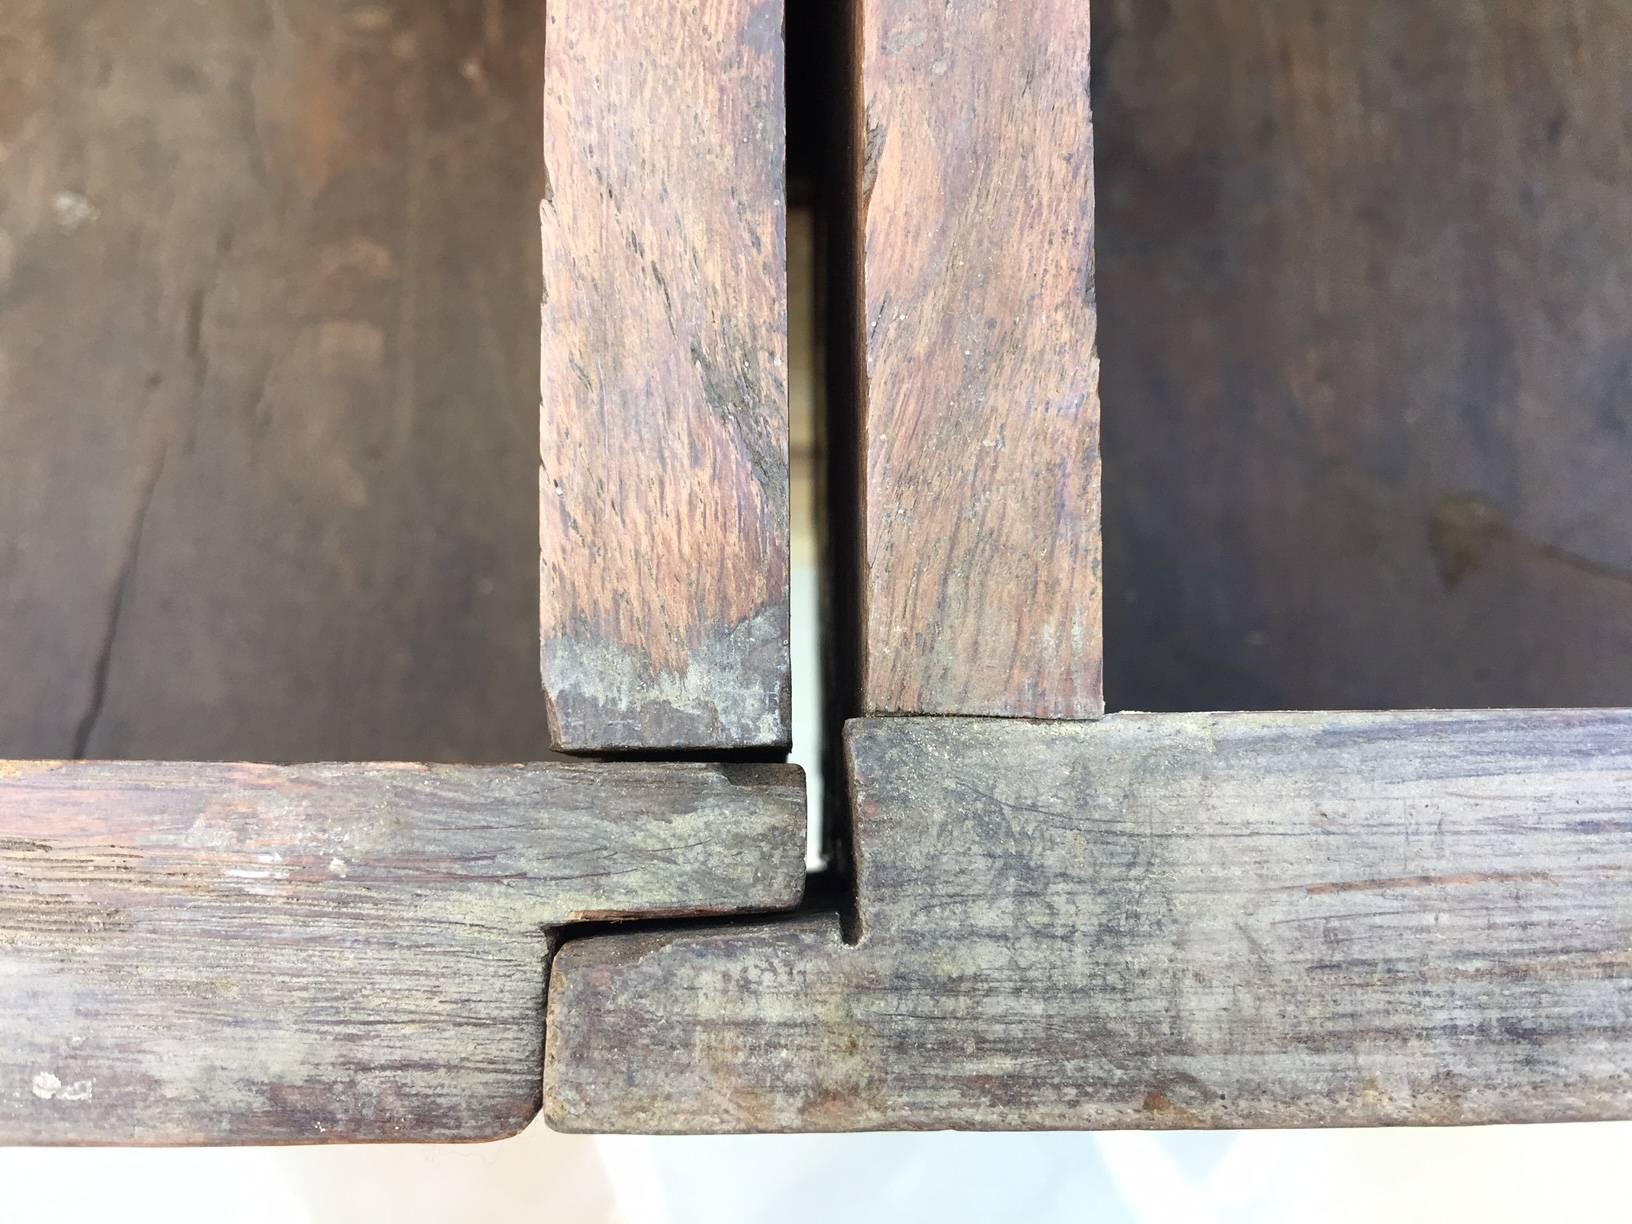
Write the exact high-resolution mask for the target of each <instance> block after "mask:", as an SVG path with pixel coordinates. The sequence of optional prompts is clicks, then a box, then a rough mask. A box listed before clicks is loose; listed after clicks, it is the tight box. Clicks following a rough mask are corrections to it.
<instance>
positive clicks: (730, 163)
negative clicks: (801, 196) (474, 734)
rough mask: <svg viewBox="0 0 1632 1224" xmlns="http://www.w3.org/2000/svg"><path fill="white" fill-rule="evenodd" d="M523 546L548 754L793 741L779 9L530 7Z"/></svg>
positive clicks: (769, 3) (750, 4) (760, 3)
mask: <svg viewBox="0 0 1632 1224" xmlns="http://www.w3.org/2000/svg"><path fill="white" fill-rule="evenodd" d="M547 12H548V16H547V19H546V20H547V24H548V37H547V48H546V55H547V61H546V65H545V105H544V160H545V165H546V170H547V182H546V189H545V194H544V201H543V205H542V208H541V218H542V221H543V234H544V248H543V249H544V306H543V341H542V351H543V369H542V387H541V391H542V413H541V438H540V453H541V456H542V464H541V467H540V470H539V488H538V497H539V536H540V543H541V550H542V560H541V578H540V586H541V589H540V624H541V634H542V643H541V651H542V658H541V663H542V671H543V679H544V689H545V694H546V697H547V698H548V701H549V707H550V725H551V731H552V735H553V736H554V739H555V743H556V745H557V746H558V747H562V748H566V749H569V750H575V751H596V750H607V749H638V748H646V749H654V748H655V749H677V748H690V749H707V748H724V749H729V748H744V747H760V746H768V745H770V746H774V745H781V744H785V743H787V741H788V737H789V718H790V711H789V701H790V694H789V678H788V344H787V266H786V265H787V259H786V237H785V222H786V216H787V201H786V192H785V185H784V182H783V160H784V143H785V135H784V129H785V117H784V114H783V66H782V52H783V47H782V32H781V27H782V7H781V4H780V3H779V2H778V0H711V2H710V3H707V4H649V3H646V2H645V0H563V2H561V3H551V4H549V5H548V6H547Z"/></svg>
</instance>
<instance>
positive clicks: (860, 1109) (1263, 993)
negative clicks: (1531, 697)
mask: <svg viewBox="0 0 1632 1224" xmlns="http://www.w3.org/2000/svg"><path fill="white" fill-rule="evenodd" d="M848 747H849V754H850V760H851V768H852V772H853V780H854V789H855V804H856V807H855V826H856V827H855V850H856V861H857V873H858V879H859V890H860V892H859V904H860V910H859V916H858V924H857V934H858V936H859V939H858V942H857V943H856V944H855V945H853V946H851V945H847V944H845V943H844V942H842V941H841V938H840V930H839V922H838V920H837V919H836V918H833V917H824V918H810V917H801V918H795V919H789V920H786V921H784V922H781V923H777V924H772V925H756V926H736V927H731V928H728V929H721V930H715V931H708V932H673V933H645V934H630V935H624V936H610V937H604V938H589V939H585V940H582V941H577V942H572V943H569V944H568V945H566V946H565V947H564V948H563V949H562V950H561V951H560V952H559V953H558V955H557V956H556V959H555V962H554V967H553V971H552V979H551V987H550V1001H549V1035H548V1045H547V1049H546V1055H545V1099H546V1115H547V1117H548V1118H549V1119H550V1121H551V1123H552V1125H555V1126H557V1127H561V1128H566V1129H571V1130H591V1131H708V1132H712V1131H738V1130H742V1131H760V1130H765V1131H779V1130H850V1129H874V1128H925V1129H935V1128H945V1127H954V1128H975V1129H1055V1128H1096V1129H1097V1128H1124V1127H1244V1126H1254V1127H1299V1126H1331V1125H1376V1124H1387V1123H1414V1124H1441V1123H1445V1124H1454V1123H1486V1122H1531V1121H1567V1120H1592V1119H1611V1118H1627V1117H1632V951H1629V949H1632V712H1627V711H1611V710H1601V711H1569V710H1557V711H1545V712H1512V711H1508V712H1481V713H1424V714H1287V713H1281V714H1262V715H1258V714H1195V715H1134V714H1125V715H1114V716H1112V717H1111V718H1109V719H1107V720H1105V721H1104V722H1102V723H1095V724H1081V723H1079V724H1065V723H1054V724H1027V723H1016V722H1003V721H995V720H993V721H977V720H962V719H944V720H943V719H934V720H931V719H892V720H880V721H867V722H860V723H855V724H852V725H851V728H850V731H849V737H848Z"/></svg>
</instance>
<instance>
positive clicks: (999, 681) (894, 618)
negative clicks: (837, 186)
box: [840, 0, 1104, 718]
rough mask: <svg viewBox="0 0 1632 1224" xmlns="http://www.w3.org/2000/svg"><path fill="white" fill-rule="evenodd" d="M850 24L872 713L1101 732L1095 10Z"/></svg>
mask: <svg viewBox="0 0 1632 1224" xmlns="http://www.w3.org/2000/svg"><path fill="white" fill-rule="evenodd" d="M856 13H857V21H858V28H857V30H856V32H855V40H856V44H857V54H858V55H859V61H858V63H857V64H856V66H855V71H856V73H857V75H858V77H859V85H858V88H859V94H860V97H859V105H858V106H857V108H856V109H857V114H856V116H855V118H856V131H855V132H854V135H853V139H854V143H855V149H854V157H853V165H852V166H851V167H850V168H849V173H850V174H852V175H854V176H855V177H856V179H857V181H858V190H857V194H856V196H855V199H854V216H853V218H852V219H853V223H854V228H855V231H856V232H855V234H854V236H853V238H851V239H850V240H851V241H852V242H853V243H854V244H855V249H854V255H853V258H854V263H855V275H856V276H857V277H858V278H859V283H858V284H857V285H855V286H854V287H853V289H852V292H853V295H854V297H855V298H856V299H857V301H856V310H857V314H858V317H857V318H856V319H855V320H854V328H853V330H855V331H856V332H857V333H858V335H857V340H856V342H857V343H858V344H859V350H858V351H857V352H855V353H854V354H853V355H852V356H851V357H850V364H851V365H853V367H854V368H853V370H852V376H853V377H854V379H855V381H856V385H855V388H854V391H853V393H852V397H853V398H854V399H855V400H856V402H857V403H858V404H860V405H861V414H862V418H861V431H860V441H859V445H860V449H861V452H862V454H861V458H860V466H861V471H860V473H859V475H860V480H861V483H862V489H861V493H862V497H861V503H862V504H861V507H860V514H861V518H862V523H861V537H862V538H861V556H860V558H859V560H860V565H861V571H862V572H861V576H860V583H861V600H862V606H861V609H860V616H861V620H862V626H861V643H862V652H861V653H862V661H861V662H862V676H861V689H862V700H863V710H864V711H865V712H866V713H887V714H981V715H1006V716H1022V717H1031V718H1091V717H1097V716H1098V715H1099V714H1101V713H1102V712H1103V710H1104V698H1103V686H1102V682H1101V672H1102V660H1101V649H1100V603H1101V599H1100V545H1099V522H1100V518H1099V497H1100V492H1099V487H1100V486H1099V391H1098V384H1099V360H1098V357H1097V356H1096V354H1095V331H1096V319H1095V306H1094V182H1093V175H1094V146H1093V130H1092V124H1091V120H1090V115H1089V99H1088V74H1089V28H1088V26H1089V21H1088V4H1087V3H1086V2H1085V0H1028V3H1025V4H1019V5H996V4H968V3H955V4H947V3H943V2H941V0H857V3H856ZM844 360H845V358H844V357H842V356H841V357H840V361H841V362H842V361H844Z"/></svg>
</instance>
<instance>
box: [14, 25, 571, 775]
mask: <svg viewBox="0 0 1632 1224" xmlns="http://www.w3.org/2000/svg"><path fill="white" fill-rule="evenodd" d="M543 32H544V19H543V11H542V6H541V5H540V4H539V3H538V2H537V0H493V2H492V3H483V4H459V5H450V4H445V3H442V2H441V0H371V2H370V3H368V4H350V5H337V4H334V3H332V2H331V0H212V2H211V3H209V4H203V5H200V4H197V3H194V2H193V0H149V2H147V3H143V4H103V3H93V2H90V0H49V2H45V0H38V2H36V0H21V2H18V3H9V2H8V3H6V4H4V5H0V660H3V661H4V664H5V667H6V680H5V683H4V684H0V756H8V757H18V756H51V757H70V756H75V755H88V756H96V757H138V758H149V759H196V758H200V757H202V758H205V759H217V760H242V759H252V760H313V759H341V760H344V759H354V760H461V761H513V760H535V759H537V758H538V757H539V756H540V755H541V752H540V747H541V745H543V744H544V743H545V742H546V737H547V735H548V732H547V729H546V720H545V713H544V708H543V702H542V701H541V700H540V699H539V695H538V683H537V676H536V667H535V660H536V658H537V652H538V618H537V605H538V592H537V579H536V573H535V564H536V557H537V537H538V527H537V521H536V514H535V512H534V504H533V497H534V490H535V488H536V481H537V469H536V464H535V463H534V461H533V448H534V444H535V439H536V436H537V402H536V398H535V391H534V387H535V385H536V372H537V326H536V322H535V320H536V317H537V316H536V313H535V312H536V310H537V303H538V266H537V262H536V260H535V259H534V258H533V257H532V256H531V255H530V254H528V252H530V251H532V250H534V249H536V243H537V236H538V228H537V225H538V221H537V207H538V198H539V195H540V194H541V191H542V186H541V181H542V171H541V167H540V166H539V158H538V147H539V133H540V127H541V116H540V114H539V106H538V97H539V91H540V89H541V74H542V68H543Z"/></svg>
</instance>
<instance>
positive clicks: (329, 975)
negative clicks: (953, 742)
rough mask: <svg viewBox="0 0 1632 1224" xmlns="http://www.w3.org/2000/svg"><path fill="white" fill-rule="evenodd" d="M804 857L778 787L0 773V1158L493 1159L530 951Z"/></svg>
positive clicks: (526, 1104) (605, 770)
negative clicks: (5, 1154) (410, 1153)
mask: <svg viewBox="0 0 1632 1224" xmlns="http://www.w3.org/2000/svg"><path fill="white" fill-rule="evenodd" d="M803 852H804V814H803V790H802V786H801V785H800V776H799V773H798V771H797V770H796V769H793V768H791V767H785V766H746V767H729V766H728V767H717V766H706V765H689V764H658V765H633V764H631V765H615V766H614V765H596V766H588V765H577V764H551V765H534V766H522V767H514V768H485V769H478V768H442V767H434V766H419V765H309V766H299V767H295V768H278V767H271V766H259V765H173V764H165V765H141V764H130V765H102V764H92V765H85V764H60V765H59V764H0V1144H5V1143H142V1144H159V1143H164V1144H172V1143H278V1142H303V1141H316V1142H332V1141H336V1140H387V1139H412V1140H431V1139H439V1140H449V1139H481V1138H493V1137H497V1136H501V1135H505V1134H508V1133H511V1132H513V1131H515V1130H518V1129H520V1128H521V1127H522V1126H523V1125H525V1124H526V1123H527V1121H528V1120H529V1119H530V1118H531V1117H532V1116H533V1115H534V1113H535V1112H536V1111H537V1108H538V1104H539V1060H540V1057H541V1053H542V1043H543V1006H544V989H545V966H546V962H547V959H548V954H549V941H548V939H547V936H546V928H549V927H552V926H556V925H559V924H561V923H568V922H574V921H578V920H583V919H594V918H602V917H609V916H621V915H627V916H653V915H668V914H716V913H725V912H728V911H732V910H737V909H756V910H758V909H767V908H769V909H775V908H781V907H788V906H791V905H793V904H794V903H795V902H796V901H797V899H798V897H799V895H800V892H801V889H802V886H803Z"/></svg>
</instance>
